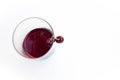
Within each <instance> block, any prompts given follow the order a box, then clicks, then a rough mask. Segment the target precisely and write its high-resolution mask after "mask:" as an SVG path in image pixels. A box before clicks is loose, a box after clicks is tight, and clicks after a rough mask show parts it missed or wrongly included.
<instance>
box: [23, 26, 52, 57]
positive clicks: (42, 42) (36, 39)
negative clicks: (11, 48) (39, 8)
mask: <svg viewBox="0 0 120 80" xmlns="http://www.w3.org/2000/svg"><path fill="white" fill-rule="evenodd" d="M52 36H53V33H52V32H51V31H50V30H48V29H46V28H36V29H33V30H31V31H30V32H29V33H28V34H27V35H26V37H25V39H24V41H23V51H24V54H25V55H26V56H27V57H29V58H38V57H41V56H43V55H45V54H46V53H47V52H48V51H49V50H50V48H51V47H52V44H53V41H50V39H51V38H52Z"/></svg>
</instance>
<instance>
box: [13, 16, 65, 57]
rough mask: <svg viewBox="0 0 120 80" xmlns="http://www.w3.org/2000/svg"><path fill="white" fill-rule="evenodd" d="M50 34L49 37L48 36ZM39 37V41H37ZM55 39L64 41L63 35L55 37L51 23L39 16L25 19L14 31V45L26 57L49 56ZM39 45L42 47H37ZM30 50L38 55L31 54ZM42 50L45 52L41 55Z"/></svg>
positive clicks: (59, 41)
mask: <svg viewBox="0 0 120 80" xmlns="http://www.w3.org/2000/svg"><path fill="white" fill-rule="evenodd" d="M36 33H37V34H36ZM41 35H42V36H41ZM48 35H49V38H48V37H46V36H48ZM38 39H39V41H37V40H38ZM33 40H34V41H33ZM44 40H45V41H44ZM55 41H56V42H57V43H62V42H63V37H61V36H58V37H56V38H55V37H54V31H53V29H52V27H51V25H50V24H49V23H48V22H47V21H46V20H44V19H41V18H38V17H30V18H27V19H24V20H23V21H21V22H20V23H19V24H18V25H17V26H16V28H15V30H14V32H13V46H14V48H15V50H16V51H17V52H18V53H19V54H20V55H22V56H24V57H26V58H44V57H48V55H50V54H52V53H53V51H52V49H53V47H54V44H53V43H54V42H55ZM43 43H44V44H43ZM38 44H39V45H38ZM46 44H47V45H46ZM41 45H42V46H41ZM48 45H49V46H48ZM26 46H27V47H26ZM46 46H47V47H46ZM38 47H40V49H37V48H38ZM48 47H49V48H48ZM44 48H45V49H44ZM47 48H48V49H47ZM31 50H32V51H31ZM40 51H41V52H40ZM30 52H31V54H33V55H36V56H33V55H31V54H30ZM32 52H34V53H32ZM42 52H44V54H42V55H39V54H40V53H42ZM38 55H39V56H38Z"/></svg>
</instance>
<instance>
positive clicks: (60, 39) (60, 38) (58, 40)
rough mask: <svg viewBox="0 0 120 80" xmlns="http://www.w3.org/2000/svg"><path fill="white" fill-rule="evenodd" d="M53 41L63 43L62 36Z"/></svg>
mask: <svg viewBox="0 0 120 80" xmlns="http://www.w3.org/2000/svg"><path fill="white" fill-rule="evenodd" d="M55 41H56V42H57V43H62V42H63V41H64V38H63V37H62V36H57V37H56V39H55Z"/></svg>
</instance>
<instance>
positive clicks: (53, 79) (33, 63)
mask: <svg viewBox="0 0 120 80" xmlns="http://www.w3.org/2000/svg"><path fill="white" fill-rule="evenodd" d="M28 17H41V18H44V19H46V20H47V21H48V22H49V23H50V24H51V25H52V27H53V29H54V31H55V35H62V36H64V38H65V41H64V43H63V44H58V45H57V46H56V50H55V53H54V54H53V55H52V56H51V57H49V58H48V59H46V60H31V59H26V58H24V57H22V56H20V55H18V53H17V52H16V51H15V50H14V48H13V45H12V33H13V30H14V28H15V27H16V25H17V24H18V23H19V22H20V21H21V20H23V19H25V18H28ZM0 80H120V0H0Z"/></svg>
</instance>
